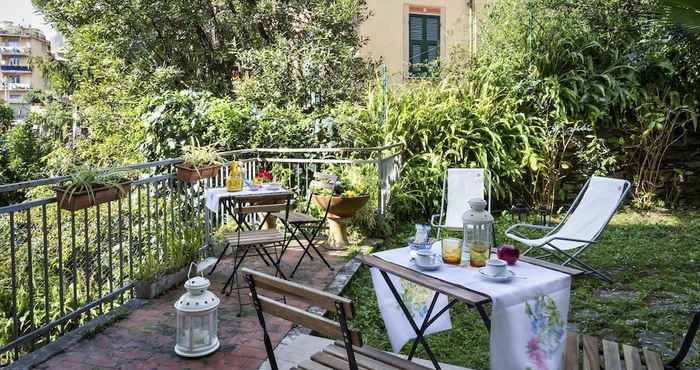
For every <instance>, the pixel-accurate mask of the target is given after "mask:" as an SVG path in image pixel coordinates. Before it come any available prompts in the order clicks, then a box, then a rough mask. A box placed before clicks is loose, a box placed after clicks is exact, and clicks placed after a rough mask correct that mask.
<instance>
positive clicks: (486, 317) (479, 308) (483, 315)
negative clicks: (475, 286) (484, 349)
mask: <svg viewBox="0 0 700 370" xmlns="http://www.w3.org/2000/svg"><path fill="white" fill-rule="evenodd" d="M476 310H477V311H479V316H481V319H482V320H484V325H486V330H488V332H489V333H490V332H491V319H490V318H489V315H488V314H487V313H486V310H485V309H484V305H483V304H477V305H476Z"/></svg>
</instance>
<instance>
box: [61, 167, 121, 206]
mask: <svg viewBox="0 0 700 370" xmlns="http://www.w3.org/2000/svg"><path fill="white" fill-rule="evenodd" d="M130 185H131V176H130V175H128V174H126V173H124V172H123V171H115V170H95V169H92V168H89V167H87V166H83V167H78V168H76V169H75V170H74V171H73V172H72V173H71V174H70V175H69V179H68V180H67V181H65V182H63V183H62V184H60V185H58V186H56V187H54V191H55V192H56V199H57V202H58V206H59V207H60V208H61V209H65V210H69V211H77V210H80V209H84V208H88V207H92V206H95V205H97V204H101V203H106V202H111V201H113V200H117V199H119V198H121V197H123V196H124V195H125V194H127V193H128V192H129V187H130Z"/></svg>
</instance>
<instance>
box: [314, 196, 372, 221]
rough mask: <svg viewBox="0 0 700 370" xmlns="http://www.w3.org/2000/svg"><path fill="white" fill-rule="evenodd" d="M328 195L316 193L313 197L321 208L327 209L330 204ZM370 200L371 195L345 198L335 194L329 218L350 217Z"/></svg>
mask: <svg viewBox="0 0 700 370" xmlns="http://www.w3.org/2000/svg"><path fill="white" fill-rule="evenodd" d="M329 197H330V196H328V195H316V194H314V195H313V197H312V198H311V199H312V201H313V202H314V204H315V205H316V206H318V207H319V208H321V209H325V208H326V206H328V198H329ZM368 200H369V195H362V196H359V197H350V198H343V197H339V196H334V197H333V199H332V200H331V207H330V209H329V210H328V217H329V218H335V219H339V218H348V217H352V216H354V215H355V213H357V211H359V210H360V209H361V208H362V207H364V205H365V204H367V201H368Z"/></svg>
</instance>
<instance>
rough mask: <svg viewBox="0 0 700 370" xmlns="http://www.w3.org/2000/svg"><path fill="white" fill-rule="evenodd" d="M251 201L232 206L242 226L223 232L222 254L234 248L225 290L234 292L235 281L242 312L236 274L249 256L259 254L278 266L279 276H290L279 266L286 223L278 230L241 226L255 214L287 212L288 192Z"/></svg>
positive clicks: (284, 239)
mask: <svg viewBox="0 0 700 370" xmlns="http://www.w3.org/2000/svg"><path fill="white" fill-rule="evenodd" d="M248 201H249V202H248V203H244V202H242V201H239V202H237V204H236V205H235V207H234V208H233V216H234V217H236V218H237V222H238V225H239V227H238V229H237V230H236V231H235V232H232V233H226V234H224V240H225V247H224V250H223V251H222V253H221V256H223V255H224V253H225V252H226V250H227V249H228V248H229V247H230V248H232V249H233V263H234V267H233V272H232V273H231V275H230V276H229V278H228V280H226V284H225V285H224V287H223V289H222V293H225V294H226V295H231V292H232V291H233V289H234V284H233V283H234V281H235V282H236V284H235V285H236V288H235V289H236V290H237V293H238V303H239V309H240V310H239V313H240V312H242V303H241V296H240V287H238V284H237V282H238V278H237V273H238V270H239V268H240V267H241V264H242V263H243V260H244V259H245V258H246V257H255V256H258V257H260V258H261V259H262V260H263V261H264V262H265V263H266V264H267V265H270V264H271V265H272V266H273V267H274V268H275V275H279V276H281V277H282V278H284V279H286V278H287V277H286V276H285V275H284V273H283V272H282V270H281V268H280V265H279V263H280V260H281V255H279V256H278V255H277V247H284V246H285V245H286V244H287V228H288V227H286V226H285V228H284V231H278V230H275V229H272V230H250V231H243V227H242V226H241V225H243V224H244V220H245V217H247V216H249V215H252V214H255V213H273V212H280V211H283V212H282V214H285V215H288V214H289V206H290V197H289V195H287V194H280V195H278V196H270V195H266V196H265V198H264V201H265V204H256V202H255V199H253V198H251V199H248ZM283 222H284V221H283ZM268 249H273V251H274V254H275V257H274V258H273V256H272V255H271V254H270V252H269V251H268ZM251 250H254V251H255V254H253V255H250V254H249V253H250V251H251ZM220 258H221V257H220ZM217 263H218V262H217ZM229 286H230V289H229V291H228V292H226V289H227V288H229Z"/></svg>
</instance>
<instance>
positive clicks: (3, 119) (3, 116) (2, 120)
mask: <svg viewBox="0 0 700 370" xmlns="http://www.w3.org/2000/svg"><path fill="white" fill-rule="evenodd" d="M13 119H14V113H13V112H12V108H10V106H9V105H8V104H7V103H5V102H4V101H3V102H0V135H3V134H5V133H6V132H7V131H8V130H9V129H10V124H12V120H13Z"/></svg>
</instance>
